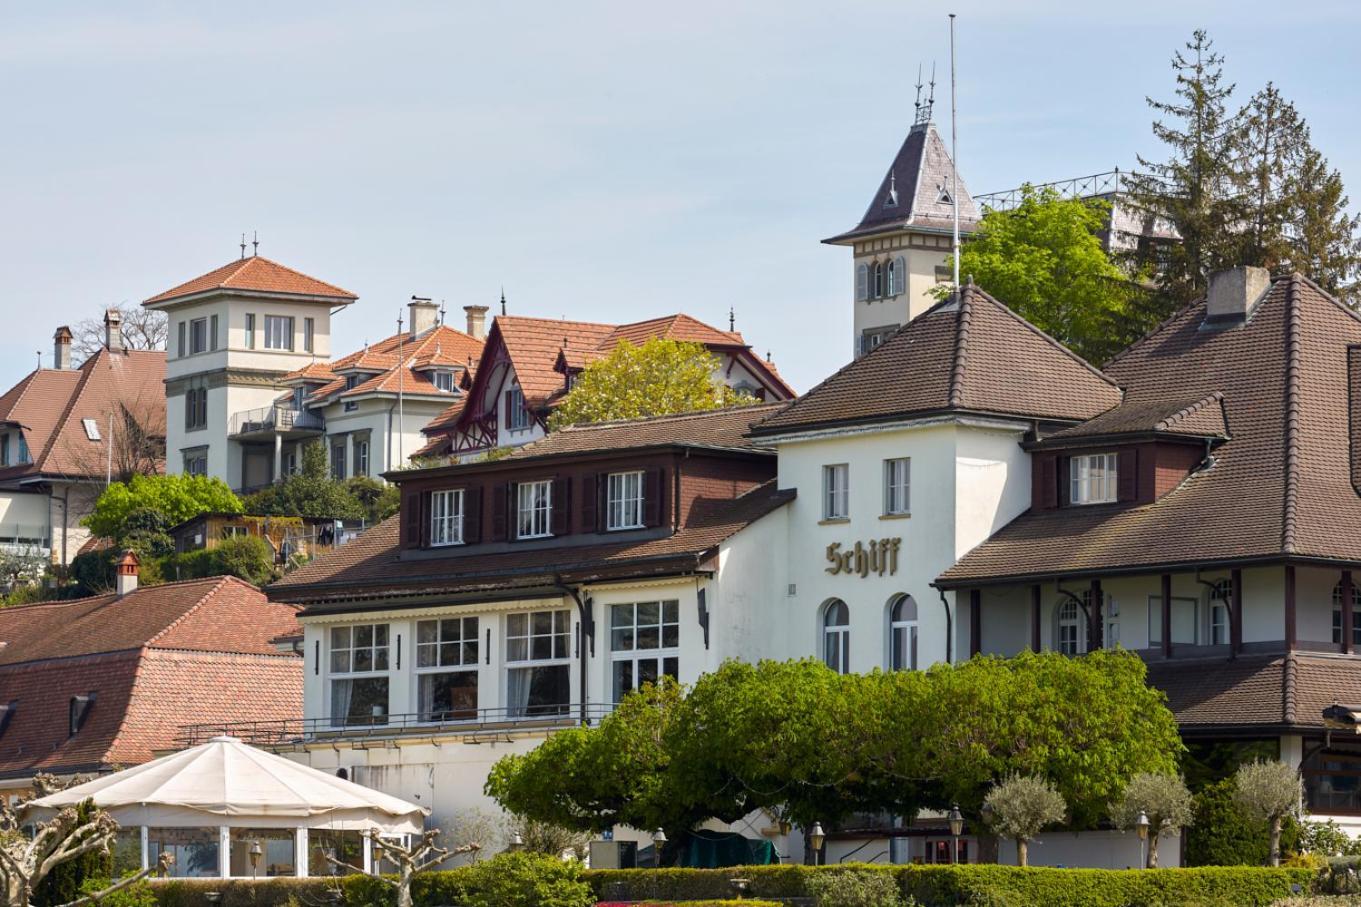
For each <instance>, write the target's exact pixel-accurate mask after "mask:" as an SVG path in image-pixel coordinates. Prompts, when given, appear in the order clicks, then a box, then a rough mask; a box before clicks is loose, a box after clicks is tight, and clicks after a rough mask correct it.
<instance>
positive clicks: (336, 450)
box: [331, 438, 345, 479]
mask: <svg viewBox="0 0 1361 907" xmlns="http://www.w3.org/2000/svg"><path fill="white" fill-rule="evenodd" d="M331 478H333V479H343V478H345V439H344V438H339V439H337V440H335V441H332V442H331Z"/></svg>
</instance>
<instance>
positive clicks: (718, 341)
mask: <svg viewBox="0 0 1361 907" xmlns="http://www.w3.org/2000/svg"><path fill="white" fill-rule="evenodd" d="M654 337H660V338H662V339H664V340H680V341H684V342H686V343H703V344H706V345H708V346H746V345H747V342H746V341H745V340H743V339H742V334H741V332H739V331H720V330H719V329H718V328H715V327H711V326H710V325H707V324H705V323H704V322H702V321H700V320H699V319H698V318H691V317H690V316H689V315H686V314H685V313H684V312H680V313H678V314H675V315H665V316H663V317H661V318H651V319H649V320H647V321H635V322H633V323H632V324H621V325H620V326H619V327H617V328H615V329H614V330H613V331H611V332H610V335H609V336H608V337H606V338H605V340H604V341H602V342H601V344H600V346H599V348H598V351H599V352H601V353H608V352H609V351H610V350H612V349H614V348H615V347H616V346H618V345H619V343H620V342H621V341H624V340H627V341H628V342H629V343H632V344H633V345H634V346H638V345H639V344H642V343H645V342H647V341H648V340H651V339H653V338H654Z"/></svg>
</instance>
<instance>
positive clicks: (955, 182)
mask: <svg viewBox="0 0 1361 907" xmlns="http://www.w3.org/2000/svg"><path fill="white" fill-rule="evenodd" d="M950 206H951V207H952V208H953V209H954V220H955V231H954V233H955V242H954V259H955V293H956V294H957V293H959V135H958V132H957V130H956V126H955V14H954V13H950Z"/></svg>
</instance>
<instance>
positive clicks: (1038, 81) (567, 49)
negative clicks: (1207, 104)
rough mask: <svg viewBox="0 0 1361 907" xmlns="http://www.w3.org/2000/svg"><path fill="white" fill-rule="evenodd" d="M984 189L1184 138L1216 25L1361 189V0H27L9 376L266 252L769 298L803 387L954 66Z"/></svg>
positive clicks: (969, 156)
mask: <svg viewBox="0 0 1361 907" xmlns="http://www.w3.org/2000/svg"><path fill="white" fill-rule="evenodd" d="M949 12H955V13H957V14H958V19H957V63H958V130H959V148H958V159H959V169H960V176H961V179H962V180H963V181H964V183H965V184H966V185H967V186H968V187H969V189H970V190H971V191H973V192H974V193H983V192H989V191H996V190H1002V189H1007V188H1011V187H1013V186H1016V185H1018V184H1020V183H1022V182H1026V181H1030V182H1036V183H1039V182H1047V181H1051V180H1061V179H1067V178H1071V177H1077V176H1083V175H1087V174H1092V173H1099V172H1103V171H1108V170H1110V169H1112V168H1114V167H1116V166H1119V167H1121V168H1122V169H1125V168H1130V167H1132V166H1134V164H1135V162H1136V155H1138V154H1143V155H1145V156H1155V157H1156V156H1158V155H1159V153H1160V152H1159V149H1158V147H1157V146H1156V144H1155V142H1154V141H1153V139H1152V137H1151V134H1150V130H1149V125H1150V122H1151V119H1152V113H1151V111H1149V109H1148V107H1147V105H1146V103H1145V97H1146V96H1148V95H1153V96H1155V97H1159V98H1165V97H1168V96H1169V95H1170V94H1171V91H1172V88H1173V82H1172V73H1171V69H1170V67H1169V63H1168V61H1169V59H1170V56H1171V54H1172V52H1173V50H1174V49H1176V48H1177V47H1178V46H1180V45H1181V44H1182V43H1183V42H1185V41H1186V40H1187V39H1188V38H1189V36H1190V33H1191V31H1192V30H1193V29H1195V28H1205V29H1207V30H1208V31H1209V32H1210V34H1211V36H1212V37H1213V38H1214V40H1215V42H1216V46H1217V49H1219V50H1220V51H1221V52H1222V53H1223V54H1224V55H1225V56H1226V58H1227V64H1226V71H1227V75H1228V78H1229V80H1231V81H1233V82H1236V83H1237V85H1238V90H1237V92H1236V94H1235V97H1236V98H1237V99H1239V100H1246V98H1247V96H1248V95H1249V94H1251V93H1252V92H1253V91H1255V90H1256V89H1257V88H1259V87H1260V86H1261V85H1262V84H1264V83H1265V82H1267V81H1268V80H1271V81H1274V82H1275V83H1276V85H1277V86H1278V88H1279V89H1280V90H1281V91H1282V93H1283V94H1284V95H1285V96H1286V97H1287V98H1289V99H1291V100H1293V101H1294V102H1295V103H1296V104H1297V106H1298V107H1299V108H1300V110H1301V112H1302V113H1303V114H1304V116H1305V117H1306V118H1307V119H1308V121H1309V123H1310V124H1311V126H1312V129H1313V135H1314V141H1315V144H1316V145H1317V146H1318V147H1319V148H1320V149H1321V150H1322V151H1323V153H1324V154H1325V155H1326V156H1327V157H1328V158H1329V159H1330V161H1331V162H1332V164H1333V165H1334V166H1335V167H1337V168H1339V169H1340V170H1341V171H1342V174H1343V176H1344V178H1346V177H1348V176H1353V175H1354V177H1353V181H1352V187H1353V190H1354V198H1355V199H1356V201H1357V202H1358V203H1361V135H1359V134H1358V133H1361V120H1358V118H1357V117H1356V115H1355V111H1356V110H1357V109H1358V101H1361V61H1359V59H1358V56H1357V54H1356V53H1355V38H1356V35H1357V34H1358V30H1357V29H1358V24H1361V4H1354V3H1346V2H1331V0H1314V2H1310V3H1300V4H1295V5H1293V6H1292V7H1291V8H1290V9H1289V14H1288V15H1283V14H1282V8H1281V6H1280V4H1279V3H1265V2H1256V0H1238V2H1223V3H1221V2H1197V0H1181V2H1164V0H1150V2H1145V3H1141V4H1137V5H1130V4H1119V5H1117V4H1106V3H1091V2H1082V3H1060V2H1046V0H1028V2H1025V3H1016V2H1012V0H997V2H993V0H958V2H955V3H954V4H953V5H950V4H939V3H925V2H918V0H896V2H887V0H885V2H879V0H840V2H836V3H830V2H808V0H751V2H735V0H726V2H717V0H689V2H686V3H670V4H665V5H663V4H652V3H639V2H636V0H634V2H624V0H617V2H595V0H574V2H570V3H564V2H548V3H539V2H520V3H501V4H493V3H472V2H459V3H451V2H430V3H423V2H393V3H381V4H379V3H371V2H370V3H351V2H343V0H332V2H326V3H320V2H318V3H311V2H301V0H299V2H289V3H255V2H249V0H241V2H236V3H215V4H184V3H170V2H164V3H149V2H133V0H130V2H124V3H119V4H117V5H116V8H115V5H114V4H107V3H93V2H91V3H80V2H69V3H60V4H55V3H31V2H14V0H0V105H2V106H0V110H2V111H3V121H2V125H0V277H3V285H2V288H0V388H3V387H8V386H9V385H11V384H12V383H13V382H14V381H16V380H18V379H19V378H20V377H22V376H23V375H24V374H26V373H27V372H28V371H29V370H31V369H32V368H33V366H34V364H35V361H36V352H37V351H42V357H43V362H44V364H46V365H50V364H51V346H52V344H51V337H52V333H53V331H54V330H55V329H56V327H57V326H58V325H60V324H65V323H74V322H76V321H79V320H80V319H82V318H90V317H98V316H99V315H100V314H101V313H102V310H103V308H104V307H105V306H106V305H108V304H113V303H120V302H138V301H140V300H142V299H145V298H147V297H149V296H152V295H155V294H156V293H158V292H160V291H162V290H164V289H167V288H169V287H171V286H173V285H176V284H178V283H181V282H183V281H185V280H188V279H190V278H192V277H195V276H197V275H199V274H201V273H204V272H206V271H208V270H211V269H212V268H215V267H218V266H220V265H222V264H225V263H227V262H228V261H230V260H231V259H233V258H236V257H237V256H238V255H239V247H238V244H239V242H240V236H241V233H242V232H243V231H246V232H248V233H250V232H253V231H258V235H259V239H260V254H261V255H265V256H268V257H270V258H273V259H274V260H276V261H279V262H282V263H284V264H286V265H289V266H290V267H294V268H297V269H299V270H301V271H304V272H306V273H308V274H311V275H313V276H315V277H318V278H320V279H323V280H326V281H329V282H332V283H335V284H338V285H340V286H342V287H345V288H347V289H349V290H351V291H353V292H355V293H357V294H358V295H359V297H360V298H359V301H358V302H357V303H356V304H355V305H353V306H351V307H350V308H349V309H347V310H345V311H343V312H341V313H340V314H338V315H337V316H336V317H335V318H334V319H333V334H334V336H333V344H332V349H333V351H334V352H335V353H336V354H337V355H339V354H343V353H346V352H349V351H351V350H353V349H356V348H359V347H361V346H362V345H363V344H364V343H365V342H366V341H373V340H377V339H379V338H381V337H384V336H387V335H389V334H391V333H393V332H394V331H395V329H396V321H397V318H398V316H399V315H400V314H404V311H405V309H404V306H405V303H406V302H407V301H408V300H409V298H410V297H411V295H412V294H416V295H421V296H429V297H432V298H434V299H436V300H442V301H444V303H445V304H446V306H447V307H448V310H449V323H450V324H451V325H454V326H456V327H457V326H461V324H462V318H463V314H462V312H461V307H462V306H464V305H468V304H474V303H476V304H483V305H492V306H493V313H494V312H495V311H496V308H495V307H496V305H497V300H498V297H499V295H500V293H501V290H502V288H503V287H504V290H505V294H506V298H507V301H508V310H509V311H510V312H511V313H512V314H520V315H534V316H540V317H550V318H556V317H568V318H573V319H580V320H593V321H605V322H624V321H636V320H640V319H643V318H648V317H653V316H657V315H662V314H667V313H672V312H676V311H684V312H688V313H690V314H691V315H694V316H696V317H698V318H701V319H703V320H705V321H708V322H710V323H711V324H715V325H725V324H726V322H727V318H728V313H729V311H730V310H732V311H733V312H734V313H735V319H736V326H737V329H738V330H740V331H742V332H743V334H744V335H745V337H746V338H747V340H748V341H749V342H750V343H751V344H752V345H753V346H754V348H755V349H756V350H757V352H758V353H760V354H761V355H764V354H765V353H766V352H767V351H768V352H770V354H771V355H772V356H773V358H774V361H775V363H776V364H777V366H778V367H779V368H780V370H781V372H782V373H783V374H784V375H785V377H786V378H787V379H788V380H789V381H790V382H791V383H792V384H793V385H794V386H795V388H796V389H797V390H799V391H803V390H807V389H808V388H809V387H811V386H812V385H813V384H815V383H816V382H817V381H819V380H821V379H822V378H824V377H826V376H827V375H828V374H830V373H831V372H832V371H834V370H835V369H836V368H838V367H840V366H841V365H843V364H844V363H845V360H846V359H847V358H848V356H849V353H850V350H851V336H850V335H851V299H852V268H851V262H850V252H849V250H847V249H845V248H841V247H835V246H826V245H823V244H821V242H820V240H822V239H823V238H825V237H828V236H832V235H834V234H835V233H838V232H840V231H842V230H845V229H847V228H849V227H851V226H853V225H854V224H855V223H856V222H857V221H858V220H859V218H860V215H861V214H862V213H863V210H864V208H865V206H866V205H867V204H868V203H869V200H870V197H871V195H872V194H873V193H874V190H875V189H876V188H877V186H878V183H879V180H880V179H881V178H882V176H883V174H884V172H885V171H886V169H887V167H888V165H889V163H890V162H891V160H892V158H893V155H894V153H895V152H896V151H897V148H898V146H899V144H900V143H901V142H902V139H903V137H904V136H905V134H906V132H907V129H908V127H909V126H910V124H911V121H912V102H913V99H914V95H915V89H914V87H913V85H914V83H915V81H916V76H917V68H918V65H919V64H923V65H924V66H925V67H926V70H927V72H928V73H929V71H930V68H931V65H932V63H933V61H934V63H935V65H936V67H937V80H938V82H939V83H940V84H938V86H937V91H936V97H937V104H936V121H937V123H938V124H939V125H940V126H941V128H942V132H943V133H944V134H946V135H947V137H948V129H949V105H948V99H949V81H948V72H949V32H948V20H947V13H949Z"/></svg>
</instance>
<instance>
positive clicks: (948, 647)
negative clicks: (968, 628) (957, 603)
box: [936, 586, 955, 664]
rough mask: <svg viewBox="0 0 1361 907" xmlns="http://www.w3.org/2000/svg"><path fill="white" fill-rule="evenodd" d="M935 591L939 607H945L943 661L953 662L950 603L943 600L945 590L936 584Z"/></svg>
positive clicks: (952, 618)
mask: <svg viewBox="0 0 1361 907" xmlns="http://www.w3.org/2000/svg"><path fill="white" fill-rule="evenodd" d="M936 592H937V593H938V594H939V595H940V604H941V607H943V608H944V609H945V663H946V664H954V663H955V656H954V640H955V621H954V617H953V616H952V615H951V614H950V603H949V602H947V601H946V600H945V590H944V589H942V588H940V587H939V586H937V587H936Z"/></svg>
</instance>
